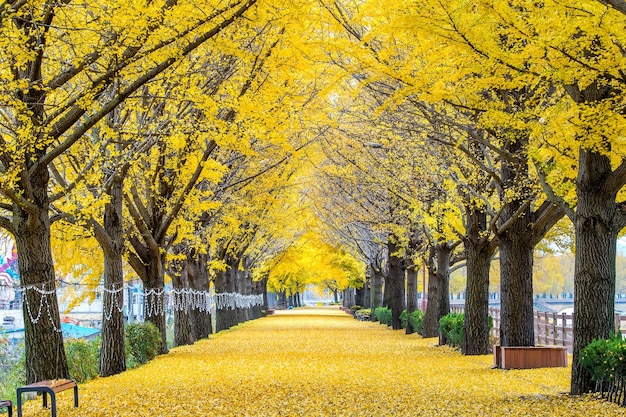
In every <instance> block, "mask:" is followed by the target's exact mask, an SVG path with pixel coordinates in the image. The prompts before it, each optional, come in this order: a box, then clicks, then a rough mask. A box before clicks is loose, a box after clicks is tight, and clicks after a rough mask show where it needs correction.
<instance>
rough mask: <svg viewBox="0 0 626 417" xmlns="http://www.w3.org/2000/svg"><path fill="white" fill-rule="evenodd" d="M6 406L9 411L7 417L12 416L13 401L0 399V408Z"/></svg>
mask: <svg viewBox="0 0 626 417" xmlns="http://www.w3.org/2000/svg"><path fill="white" fill-rule="evenodd" d="M2 408H6V409H7V412H8V413H9V417H13V403H11V401H9V400H0V409H2Z"/></svg>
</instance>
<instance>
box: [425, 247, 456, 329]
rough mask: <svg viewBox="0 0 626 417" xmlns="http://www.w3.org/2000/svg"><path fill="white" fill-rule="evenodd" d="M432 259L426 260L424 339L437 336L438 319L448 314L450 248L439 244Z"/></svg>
mask: <svg viewBox="0 0 626 417" xmlns="http://www.w3.org/2000/svg"><path fill="white" fill-rule="evenodd" d="M433 253H434V255H433V256H434V257H435V258H436V261H437V266H435V259H432V256H431V257H430V259H429V260H428V264H429V267H428V304H427V305H426V315H425V317H424V335H423V336H424V337H437V336H438V335H439V319H441V318H442V317H443V316H445V315H446V314H448V313H449V312H450V256H451V254H452V248H451V247H450V246H449V245H448V244H447V243H439V244H437V245H436V246H435V248H434V251H433Z"/></svg>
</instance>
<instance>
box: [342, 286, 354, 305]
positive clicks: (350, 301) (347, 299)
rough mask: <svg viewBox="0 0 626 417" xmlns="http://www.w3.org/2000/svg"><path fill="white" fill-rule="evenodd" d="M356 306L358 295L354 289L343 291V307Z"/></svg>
mask: <svg viewBox="0 0 626 417" xmlns="http://www.w3.org/2000/svg"><path fill="white" fill-rule="evenodd" d="M355 305H356V294H355V291H354V288H346V289H345V290H343V306H344V307H346V308H351V307H353V306H355Z"/></svg>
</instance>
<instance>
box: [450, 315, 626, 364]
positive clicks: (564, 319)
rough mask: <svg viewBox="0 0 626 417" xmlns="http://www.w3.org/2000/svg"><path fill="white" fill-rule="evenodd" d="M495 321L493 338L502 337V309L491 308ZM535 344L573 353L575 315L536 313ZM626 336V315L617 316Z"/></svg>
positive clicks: (616, 321)
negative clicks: (565, 348) (563, 348)
mask: <svg viewBox="0 0 626 417" xmlns="http://www.w3.org/2000/svg"><path fill="white" fill-rule="evenodd" d="M451 310H452V311H456V312H463V307H462V306H454V307H452V308H451ZM489 315H490V316H491V318H492V319H493V328H492V329H491V336H493V337H494V338H499V337H500V309H499V308H494V307H490V308H489ZM534 316H535V343H536V344H538V345H557V346H567V350H568V351H569V352H570V353H571V352H572V350H573V346H574V315H573V314H557V313H546V312H543V311H535V314H534ZM618 331H619V332H621V333H622V336H624V335H626V315H624V314H622V315H620V314H615V332H618Z"/></svg>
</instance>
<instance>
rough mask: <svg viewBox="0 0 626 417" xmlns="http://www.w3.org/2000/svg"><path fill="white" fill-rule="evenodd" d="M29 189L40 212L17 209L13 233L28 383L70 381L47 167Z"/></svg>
mask: <svg viewBox="0 0 626 417" xmlns="http://www.w3.org/2000/svg"><path fill="white" fill-rule="evenodd" d="M24 175H27V174H26V173H25V174H24ZM23 181H26V180H23ZM27 187H29V188H30V189H29V190H28V191H29V192H30V195H31V197H32V200H31V201H30V202H31V204H32V205H33V206H34V207H33V208H31V209H30V210H31V212H30V213H28V212H26V211H24V209H23V208H22V207H20V206H19V205H17V204H14V205H13V227H14V228H15V230H14V232H15V234H14V238H15V246H16V248H17V254H18V259H17V264H18V270H19V274H20V281H21V286H22V288H24V304H23V315H24V333H25V353H26V382H27V383H33V382H37V381H41V380H44V379H59V378H68V377H69V372H68V366H67V360H66V357H65V349H64V347H63V335H62V333H61V323H60V321H61V320H60V317H59V306H58V300H57V294H56V282H55V279H56V278H55V274H54V263H53V261H52V250H51V244H50V218H49V215H48V205H49V201H48V194H47V191H48V169H47V167H46V166H42V167H40V168H38V169H36V170H35V171H34V172H32V173H31V175H30V182H29V184H28V185H27Z"/></svg>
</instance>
